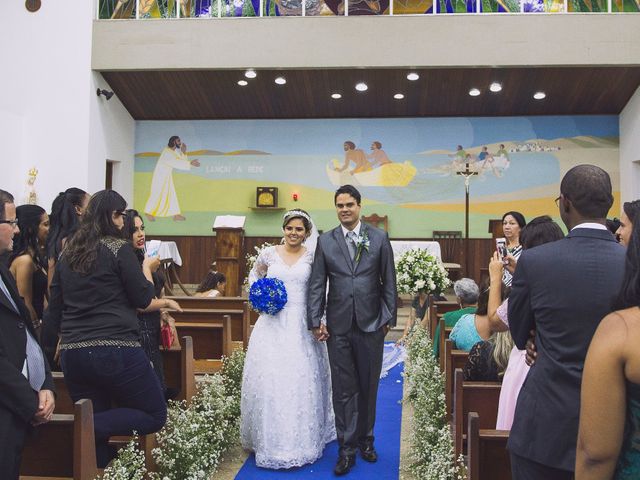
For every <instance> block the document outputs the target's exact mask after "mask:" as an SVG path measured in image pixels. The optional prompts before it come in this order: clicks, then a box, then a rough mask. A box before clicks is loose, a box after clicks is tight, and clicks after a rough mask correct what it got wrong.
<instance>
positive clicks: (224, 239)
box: [213, 227, 244, 297]
mask: <svg viewBox="0 0 640 480" xmlns="http://www.w3.org/2000/svg"><path fill="white" fill-rule="evenodd" d="M213 231H214V233H215V234H216V269H217V270H218V271H219V272H221V273H223V274H224V276H225V277H227V287H226V289H225V292H224V294H225V296H226V297H239V296H240V288H241V285H242V283H241V281H240V266H241V265H242V263H241V262H243V261H244V259H243V257H242V250H243V248H242V247H243V243H244V229H242V228H227V227H218V228H214V229H213Z"/></svg>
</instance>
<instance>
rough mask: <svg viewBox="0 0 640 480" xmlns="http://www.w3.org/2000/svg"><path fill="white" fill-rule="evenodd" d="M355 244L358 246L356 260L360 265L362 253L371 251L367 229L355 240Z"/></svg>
mask: <svg viewBox="0 0 640 480" xmlns="http://www.w3.org/2000/svg"><path fill="white" fill-rule="evenodd" d="M353 243H355V244H356V258H355V259H354V260H355V262H356V263H358V261H359V260H360V255H362V251H363V250H366V251H367V252H368V251H369V232H368V231H367V230H366V229H365V230H364V231H363V232H362V233H361V234H360V235H358V236H356V237H355V238H354V239H353Z"/></svg>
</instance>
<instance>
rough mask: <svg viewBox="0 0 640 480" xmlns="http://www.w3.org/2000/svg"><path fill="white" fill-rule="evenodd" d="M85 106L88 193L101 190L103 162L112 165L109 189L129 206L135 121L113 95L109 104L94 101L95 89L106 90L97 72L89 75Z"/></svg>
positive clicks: (102, 100) (131, 202)
mask: <svg viewBox="0 0 640 480" xmlns="http://www.w3.org/2000/svg"><path fill="white" fill-rule="evenodd" d="M91 83H92V92H94V93H93V95H90V102H89V118H90V128H89V183H88V187H89V191H90V192H95V191H96V190H101V189H103V188H104V181H105V178H104V174H105V162H106V161H107V160H110V161H114V162H116V164H115V166H114V170H113V188H114V190H117V191H118V192H120V193H121V194H122V196H123V197H125V198H126V199H127V201H128V202H129V204H130V205H133V161H134V146H135V121H134V120H133V118H132V117H131V115H129V112H127V110H126V109H125V108H124V106H123V105H122V103H121V102H120V100H119V99H118V97H116V96H115V95H114V96H113V97H111V100H108V101H107V100H106V99H105V97H104V96H100V97H98V96H97V95H96V94H95V92H96V90H97V89H98V88H100V89H107V90H109V89H110V87H109V84H108V83H107V82H106V81H105V80H104V78H103V77H102V75H100V74H99V73H98V72H93V74H92V79H91Z"/></svg>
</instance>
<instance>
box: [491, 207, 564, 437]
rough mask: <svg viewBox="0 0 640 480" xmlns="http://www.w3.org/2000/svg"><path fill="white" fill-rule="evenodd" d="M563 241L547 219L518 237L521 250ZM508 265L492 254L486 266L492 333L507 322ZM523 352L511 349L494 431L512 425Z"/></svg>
mask: <svg viewBox="0 0 640 480" xmlns="http://www.w3.org/2000/svg"><path fill="white" fill-rule="evenodd" d="M563 237H564V233H562V229H561V228H560V227H559V226H558V224H557V223H556V222H554V221H553V220H551V217H549V216H547V215H543V216H540V217H536V218H534V219H533V220H531V221H530V222H529V223H528V224H527V225H526V226H525V227H524V228H523V229H522V232H521V234H520V241H521V245H522V248H523V249H524V250H526V249H529V248H534V247H537V246H538V245H543V244H545V243H549V242H555V241H556V240H560V239H561V238H563ZM508 260H509V263H508V264H507V265H505V264H504V263H503V262H502V259H501V258H499V257H498V254H497V253H494V254H493V258H491V260H490V262H489V309H488V311H489V323H490V325H491V330H492V331H494V332H505V331H506V332H508V330H509V320H508V318H507V309H508V307H509V299H508V298H507V299H506V300H504V301H503V297H502V296H501V294H500V292H501V288H502V287H501V286H502V285H503V283H502V279H503V278H504V270H505V269H506V270H509V271H510V272H511V273H513V271H514V270H515V266H516V264H517V260H516V259H515V258H513V257H511V256H509V257H508ZM525 355H526V352H525V351H524V350H518V349H517V348H516V347H515V346H513V348H512V349H511V354H510V356H509V361H508V365H507V369H506V370H505V372H504V377H503V379H502V388H501V389H500V402H499V404H498V419H497V422H496V429H497V430H511V425H512V424H513V414H514V412H515V409H516V402H517V400H518V394H519V393H520V388H521V387H522V384H523V383H524V379H525V378H526V377H527V374H528V373H529V366H528V365H527V363H526V362H525Z"/></svg>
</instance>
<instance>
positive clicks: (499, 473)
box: [467, 412, 511, 480]
mask: <svg viewBox="0 0 640 480" xmlns="http://www.w3.org/2000/svg"><path fill="white" fill-rule="evenodd" d="M467 432H468V442H467V443H468V452H469V456H468V460H469V469H468V476H467V480H511V460H510V459H509V452H508V451H507V440H508V439H509V431H508V430H491V429H483V430H481V429H480V419H479V417H478V414H477V413H476V412H470V413H469V419H468V427H467Z"/></svg>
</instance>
